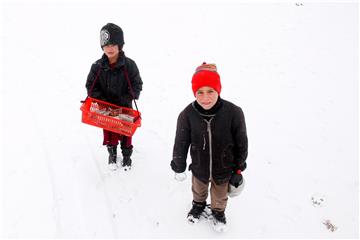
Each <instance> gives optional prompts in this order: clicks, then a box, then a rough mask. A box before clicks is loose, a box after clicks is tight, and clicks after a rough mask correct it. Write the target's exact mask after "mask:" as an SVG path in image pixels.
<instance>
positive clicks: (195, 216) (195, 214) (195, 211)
mask: <svg viewBox="0 0 360 240" xmlns="http://www.w3.org/2000/svg"><path fill="white" fill-rule="evenodd" d="M205 207H206V201H205V202H195V201H193V202H192V208H191V209H190V212H189V213H188V215H187V220H188V221H189V222H190V223H197V222H198V221H199V220H200V216H201V215H202V214H203V212H204V210H205Z"/></svg>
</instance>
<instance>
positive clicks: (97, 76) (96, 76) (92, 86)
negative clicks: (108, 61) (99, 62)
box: [80, 66, 101, 103]
mask: <svg viewBox="0 0 360 240" xmlns="http://www.w3.org/2000/svg"><path fill="white" fill-rule="evenodd" d="M100 71H101V66H100V67H99V69H98V70H97V72H96V75H95V78H94V81H93V84H92V85H91V88H90V91H89V94H88V95H87V96H86V98H85V100H82V101H80V102H81V103H84V102H85V101H86V99H87V98H88V97H89V95H91V93H92V91H93V89H94V86H95V83H96V80H98V78H99V76H100Z"/></svg>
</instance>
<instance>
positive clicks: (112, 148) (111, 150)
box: [107, 145, 117, 164]
mask: <svg viewBox="0 0 360 240" xmlns="http://www.w3.org/2000/svg"><path fill="white" fill-rule="evenodd" d="M116 147H117V146H113V145H107V150H108V152H109V164H113V163H115V164H116V156H117V151H116Z"/></svg>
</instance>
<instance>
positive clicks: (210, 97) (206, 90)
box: [195, 86, 219, 110]
mask: <svg viewBox="0 0 360 240" xmlns="http://www.w3.org/2000/svg"><path fill="white" fill-rule="evenodd" d="M195 97H196V101H197V103H198V104H199V105H200V106H201V107H202V108H203V109H205V110H209V109H210V108H212V107H213V106H214V105H215V103H216V101H217V100H218V97H219V94H218V93H217V91H215V89H213V88H212V87H206V86H205V87H202V88H199V89H198V90H197V91H196V93H195Z"/></svg>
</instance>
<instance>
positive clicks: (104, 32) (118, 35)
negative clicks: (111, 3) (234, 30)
mask: <svg viewBox="0 0 360 240" xmlns="http://www.w3.org/2000/svg"><path fill="white" fill-rule="evenodd" d="M110 44H114V45H115V44H117V45H119V48H121V47H122V46H123V45H124V33H123V30H122V29H121V28H120V27H119V26H118V25H116V24H113V23H108V24H106V25H105V26H103V27H102V28H101V30H100V46H101V48H103V47H105V46H107V45H110Z"/></svg>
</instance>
